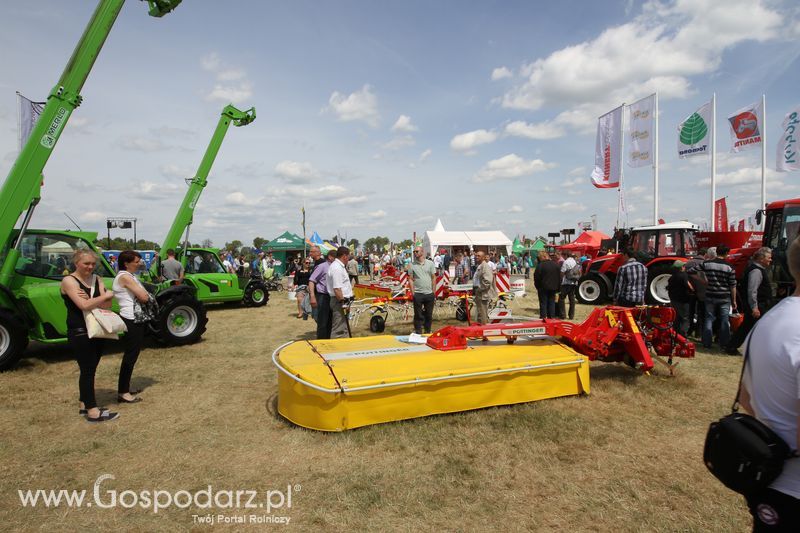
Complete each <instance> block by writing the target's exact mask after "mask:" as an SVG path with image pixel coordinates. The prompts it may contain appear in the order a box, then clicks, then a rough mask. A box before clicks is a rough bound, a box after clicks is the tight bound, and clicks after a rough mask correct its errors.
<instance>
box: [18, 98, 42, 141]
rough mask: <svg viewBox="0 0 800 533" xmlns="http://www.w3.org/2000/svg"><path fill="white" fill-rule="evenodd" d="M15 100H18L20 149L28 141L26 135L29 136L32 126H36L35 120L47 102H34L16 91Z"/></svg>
mask: <svg viewBox="0 0 800 533" xmlns="http://www.w3.org/2000/svg"><path fill="white" fill-rule="evenodd" d="M17 101H18V102H19V124H18V127H19V130H18V131H19V150H20V152H21V151H22V148H23V147H24V146H25V143H26V142H27V141H28V137H30V135H31V132H32V131H33V127H34V126H36V121H37V120H38V119H39V115H41V114H42V111H43V110H44V106H45V104H46V103H47V102H34V101H32V100H28V99H27V98H25V97H24V96H22V95H21V94H20V93H17Z"/></svg>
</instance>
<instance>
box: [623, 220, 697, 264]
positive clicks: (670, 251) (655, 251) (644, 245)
mask: <svg viewBox="0 0 800 533" xmlns="http://www.w3.org/2000/svg"><path fill="white" fill-rule="evenodd" d="M696 232H697V226H695V225H694V224H691V223H689V222H675V223H672V224H659V225H658V226H646V227H642V228H636V229H634V230H633V231H632V232H631V247H632V248H633V250H634V252H635V253H636V257H637V259H639V261H641V262H642V263H644V264H648V263H649V262H651V261H652V260H654V259H656V258H659V257H676V256H677V257H691V256H692V255H694V254H695V253H696V252H697V243H696V241H695V233H696Z"/></svg>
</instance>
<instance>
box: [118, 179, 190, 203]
mask: <svg viewBox="0 0 800 533" xmlns="http://www.w3.org/2000/svg"><path fill="white" fill-rule="evenodd" d="M183 188H185V186H183V185H182V184H181V186H180V188H179V186H178V184H177V183H163V182H160V183H156V182H152V181H146V180H145V181H139V182H136V183H134V185H133V187H131V189H130V192H129V193H128V194H129V195H130V196H132V197H134V198H139V199H141V200H158V199H161V198H168V197H170V196H173V195H175V194H176V193H177V192H179V190H180V189H183Z"/></svg>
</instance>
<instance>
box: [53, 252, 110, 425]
mask: <svg viewBox="0 0 800 533" xmlns="http://www.w3.org/2000/svg"><path fill="white" fill-rule="evenodd" d="M72 262H73V263H74V264H75V272H74V273H73V274H70V275H67V276H64V279H62V280H61V297H62V298H63V299H64V304H65V305H66V306H67V342H68V343H69V347H70V349H71V350H72V352H73V353H74V354H75V359H76V360H77V362H78V367H79V368H80V378H79V379H78V387H79V391H80V398H79V400H80V408H79V410H78V412H79V414H82V415H85V416H86V420H87V421H89V422H108V421H110V420H115V419H116V418H118V417H119V414H118V413H112V412H109V411H108V409H105V408H100V407H97V400H96V399H95V394H94V376H95V373H96V372H97V365H98V363H99V362H100V357H101V356H102V355H103V339H100V338H94V339H90V338H89V336H88V333H87V327H86V319H85V317H84V316H85V315H84V312H91V311H92V310H93V309H108V308H109V307H111V299H112V298H113V297H114V295H113V294H112V293H111V292H110V291H107V290H106V287H105V285H103V280H102V278H100V276H95V275H94V269H95V267H96V266H97V255H95V253H94V252H92V251H91V250H85V249H83V250H77V251H76V252H75V254H74V255H73V256H72Z"/></svg>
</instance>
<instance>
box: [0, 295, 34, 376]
mask: <svg viewBox="0 0 800 533" xmlns="http://www.w3.org/2000/svg"><path fill="white" fill-rule="evenodd" d="M26 346H28V334H27V332H26V331H25V326H24V325H23V324H22V323H21V322H20V321H19V320H17V319H15V318H14V315H12V314H11V312H10V311H7V310H6V309H0V372H3V371H5V370H9V369H10V368H13V367H14V365H16V364H17V362H18V361H19V360H20V359H21V358H22V354H23V353H24V352H25V347H26Z"/></svg>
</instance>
